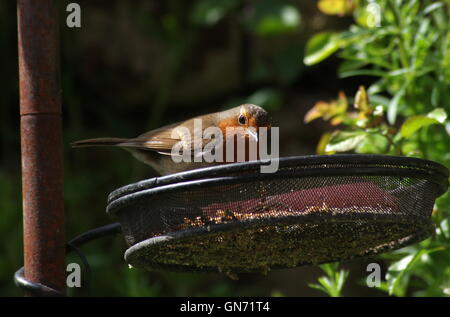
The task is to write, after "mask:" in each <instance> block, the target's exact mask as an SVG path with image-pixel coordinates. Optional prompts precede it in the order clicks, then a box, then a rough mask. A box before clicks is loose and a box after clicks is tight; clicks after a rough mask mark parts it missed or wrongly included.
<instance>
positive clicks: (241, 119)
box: [239, 115, 246, 124]
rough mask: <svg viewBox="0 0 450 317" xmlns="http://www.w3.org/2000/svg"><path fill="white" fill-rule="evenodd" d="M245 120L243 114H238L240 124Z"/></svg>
mask: <svg viewBox="0 0 450 317" xmlns="http://www.w3.org/2000/svg"><path fill="white" fill-rule="evenodd" d="M245 121H246V118H245V116H244V115H240V116H239V123H240V124H245Z"/></svg>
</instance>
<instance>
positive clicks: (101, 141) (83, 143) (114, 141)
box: [71, 138, 128, 147]
mask: <svg viewBox="0 0 450 317" xmlns="http://www.w3.org/2000/svg"><path fill="white" fill-rule="evenodd" d="M127 140H128V139H120V138H98V139H87V140H80V141H76V142H73V143H72V144H71V145H72V147H87V146H114V145H118V144H120V143H123V142H126V141H127Z"/></svg>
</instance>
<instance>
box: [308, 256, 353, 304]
mask: <svg viewBox="0 0 450 317" xmlns="http://www.w3.org/2000/svg"><path fill="white" fill-rule="evenodd" d="M320 268H321V269H322V270H323V271H324V272H325V274H326V276H322V277H319V278H318V283H316V284H309V287H311V288H314V289H317V290H319V291H322V292H324V293H325V294H328V295H329V296H331V297H340V296H341V295H342V288H343V286H344V283H345V280H346V279H347V277H348V274H349V272H348V271H345V270H338V268H339V264H338V263H327V264H322V265H320Z"/></svg>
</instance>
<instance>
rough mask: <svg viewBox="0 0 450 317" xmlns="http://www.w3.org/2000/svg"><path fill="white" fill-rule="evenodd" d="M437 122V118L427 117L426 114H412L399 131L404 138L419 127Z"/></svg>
mask: <svg viewBox="0 0 450 317" xmlns="http://www.w3.org/2000/svg"><path fill="white" fill-rule="evenodd" d="M436 123H439V122H438V121H437V120H435V119H432V118H428V117H426V116H413V117H410V118H408V119H407V120H406V121H405V122H404V123H403V125H402V128H401V129H400V133H401V134H402V136H403V137H404V138H409V137H410V136H411V135H413V134H414V132H416V131H417V130H419V129H420V128H423V127H426V126H428V125H431V124H436Z"/></svg>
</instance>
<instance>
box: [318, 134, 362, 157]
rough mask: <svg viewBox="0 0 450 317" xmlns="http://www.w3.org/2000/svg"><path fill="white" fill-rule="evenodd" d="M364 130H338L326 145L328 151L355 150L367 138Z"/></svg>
mask: <svg viewBox="0 0 450 317" xmlns="http://www.w3.org/2000/svg"><path fill="white" fill-rule="evenodd" d="M366 136H367V134H366V133H365V132H364V131H336V132H335V133H333V135H332V137H331V140H330V143H329V144H328V145H327V146H326V147H325V151H326V152H347V151H352V150H354V149H355V148H356V147H357V146H358V145H360V144H361V142H362V141H363V140H364V139H365V138H366Z"/></svg>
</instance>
